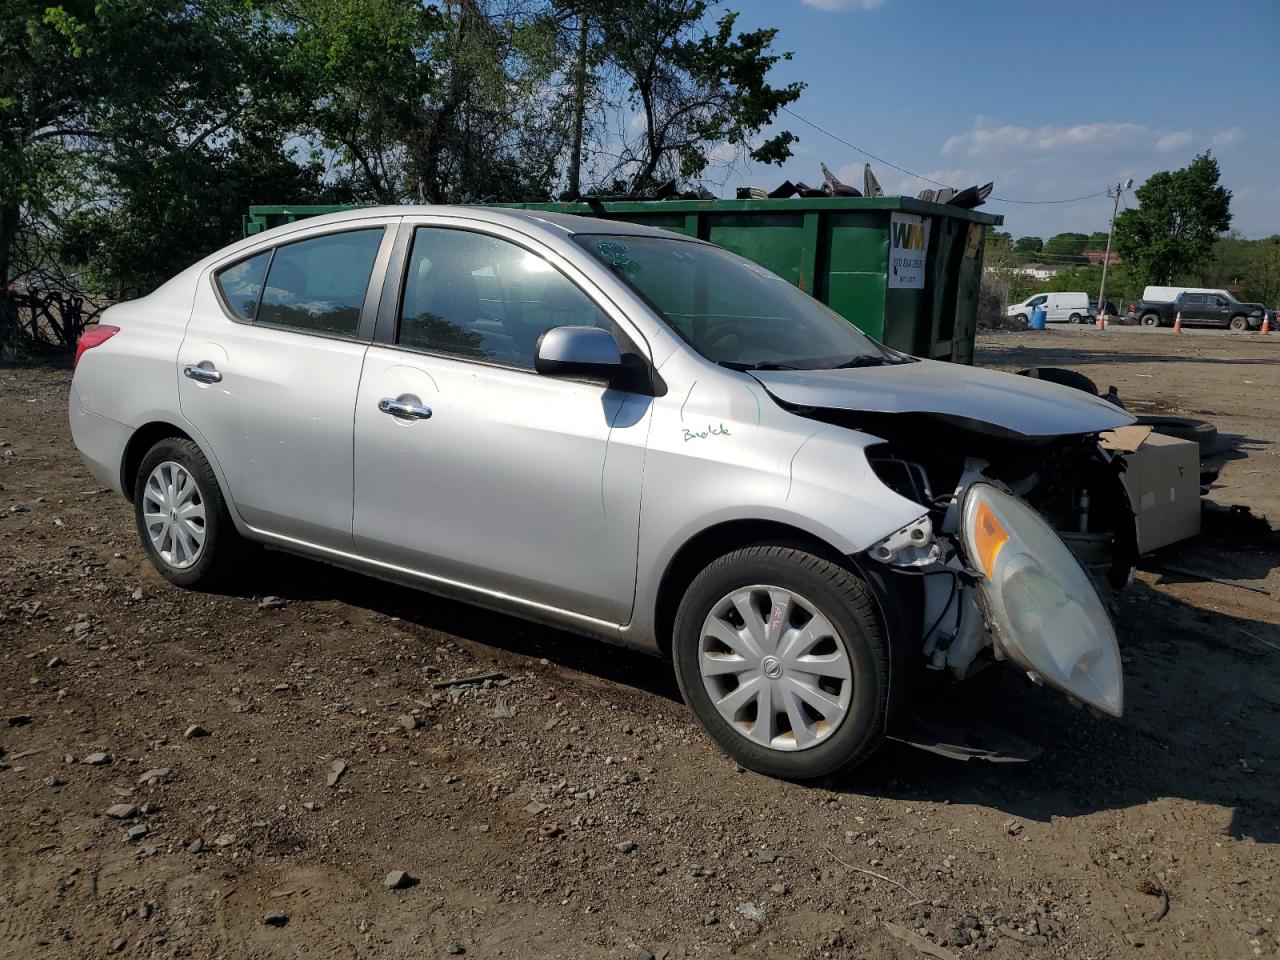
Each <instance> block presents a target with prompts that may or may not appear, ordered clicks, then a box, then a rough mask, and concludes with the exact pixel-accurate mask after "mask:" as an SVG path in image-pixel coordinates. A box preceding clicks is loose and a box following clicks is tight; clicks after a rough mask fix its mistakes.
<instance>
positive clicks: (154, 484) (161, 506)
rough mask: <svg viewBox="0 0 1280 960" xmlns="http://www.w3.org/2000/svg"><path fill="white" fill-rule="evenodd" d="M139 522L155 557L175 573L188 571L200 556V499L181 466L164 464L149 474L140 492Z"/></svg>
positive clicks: (192, 479) (202, 528) (202, 523)
mask: <svg viewBox="0 0 1280 960" xmlns="http://www.w3.org/2000/svg"><path fill="white" fill-rule="evenodd" d="M142 521H143V525H144V526H145V527H146V531H147V536H148V537H150V538H151V545H152V546H153V547H155V550H156V553H158V554H160V558H161V559H162V560H163V561H164V562H165V563H167V564H168V565H169V566H171V567H173V568H174V569H175V570H184V569H186V568H187V567H190V566H191V565H192V564H194V563H195V562H196V561H198V560H199V559H200V556H201V554H203V553H204V541H205V536H206V534H207V532H208V530H207V527H206V522H205V510H204V496H203V494H201V492H200V485H199V484H198V483H196V478H195V477H193V476H192V475H191V473H190V471H188V470H187V468H186V467H184V466H183V465H182V464H180V463H175V462H174V461H172V460H165V461H164V462H163V463H160V464H157V465H156V468H155V469H154V470H152V471H151V475H150V476H148V477H147V482H146V485H145V486H144V487H143V490H142Z"/></svg>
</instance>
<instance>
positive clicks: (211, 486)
mask: <svg viewBox="0 0 1280 960" xmlns="http://www.w3.org/2000/svg"><path fill="white" fill-rule="evenodd" d="M181 472H185V473H186V476H187V478H188V480H189V481H190V482H193V483H194V492H190V493H189V492H188V491H191V487H190V486H187V485H186V484H185V483H183V482H182V481H181V480H180V476H181ZM166 478H168V479H166ZM153 479H154V481H155V482H154V483H153V482H152V481H153ZM169 479H172V480H173V483H172V484H170V483H169V482H168V480H169ZM175 485H176V486H177V487H178V488H179V489H180V490H181V491H182V492H181V493H176V495H171V494H170V490H171V489H172V486H175ZM175 501H178V502H177V505H176V506H175ZM193 505H194V506H197V507H199V508H200V509H199V511H196V510H189V513H188V514H187V515H186V516H184V517H183V518H182V519H181V524H182V527H181V529H182V530H183V531H185V533H175V532H174V526H175V523H177V519H176V516H175V512H176V510H178V509H181V508H190V507H191V506H193ZM166 508H167V511H168V516H169V519H170V523H169V530H170V535H169V536H168V539H167V540H166V539H165V538H164V535H163V533H161V534H160V538H161V539H160V542H159V543H157V542H156V540H155V539H153V536H152V531H153V530H155V529H156V523H157V521H156V518H157V517H162V516H164V515H165V513H166ZM133 510H134V519H135V522H136V524H137V527H138V538H139V539H140V540H141V541H142V548H143V550H145V551H146V553H147V556H148V557H150V558H151V563H152V564H153V565H154V566H155V568H156V569H157V570H158V571H160V575H161V576H162V577H164V578H165V579H166V580H168V581H169V582H170V583H174V584H177V585H178V586H180V587H210V586H214V585H216V584H218V583H221V582H224V581H225V580H226V579H227V577H228V575H229V574H230V572H231V570H232V569H234V568H235V566H236V560H237V558H238V556H239V554H240V553H241V548H242V546H243V541H242V539H241V537H240V534H239V533H238V532H237V531H236V529H235V526H234V524H233V523H232V522H231V516H230V514H229V513H228V512H227V505H226V501H225V500H224V499H223V496H222V490H221V489H220V488H219V487H218V481H217V478H215V477H214V475H213V469H212V468H211V467H210V466H209V461H208V460H207V459H205V455H204V454H203V453H201V452H200V448H199V447H198V446H196V445H195V443H193V442H192V441H190V440H187V439H185V438H180V437H169V438H166V439H164V440H161V441H160V442H159V443H157V444H156V445H155V446H154V447H152V448H151V449H150V450H148V451H147V455H146V456H145V457H143V458H142V464H141V465H140V466H139V468H138V475H137V477H136V478H135V479H134V491H133ZM200 512H202V513H203V517H202V518H199V517H198V513H200ZM197 519H202V522H199V523H198V522H197ZM200 527H203V540H200V541H199V543H198V549H194V550H193V549H192V548H191V546H190V545H191V544H192V543H194V542H196V537H197V536H198V535H199V534H198V528H200ZM166 542H167V543H168V544H169V545H170V548H169V549H168V550H167V551H165V550H164V549H163V548H164V545H165V543H166ZM166 554H168V555H166Z"/></svg>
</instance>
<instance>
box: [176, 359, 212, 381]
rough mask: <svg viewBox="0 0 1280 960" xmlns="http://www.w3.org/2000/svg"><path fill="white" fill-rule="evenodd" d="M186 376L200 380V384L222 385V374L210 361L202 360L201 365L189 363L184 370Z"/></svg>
mask: <svg viewBox="0 0 1280 960" xmlns="http://www.w3.org/2000/svg"><path fill="white" fill-rule="evenodd" d="M182 373H183V375H184V376H187V377H190V378H191V379H192V380H198V381H199V382H200V383H220V382H222V374H221V373H219V372H218V368H217V367H215V366H214V365H213V364H212V363H210V362H209V361H208V360H202V361H200V362H199V363H189V364H187V365H186V366H185V367H183V368H182Z"/></svg>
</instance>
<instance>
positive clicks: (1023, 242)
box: [1013, 237, 1044, 253]
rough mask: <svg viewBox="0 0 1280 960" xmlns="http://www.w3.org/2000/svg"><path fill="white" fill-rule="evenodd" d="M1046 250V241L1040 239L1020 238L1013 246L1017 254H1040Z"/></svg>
mask: <svg viewBox="0 0 1280 960" xmlns="http://www.w3.org/2000/svg"><path fill="white" fill-rule="evenodd" d="M1043 249H1044V241H1043V240H1041V239H1040V238H1039V237H1019V238H1018V239H1017V240H1016V241H1015V242H1014V244H1013V250H1014V252H1015V253H1039V252H1040V251H1041V250H1043Z"/></svg>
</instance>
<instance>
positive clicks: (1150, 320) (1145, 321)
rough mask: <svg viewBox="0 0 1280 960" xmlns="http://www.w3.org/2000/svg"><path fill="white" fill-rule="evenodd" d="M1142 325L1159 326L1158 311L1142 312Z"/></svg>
mask: <svg viewBox="0 0 1280 960" xmlns="http://www.w3.org/2000/svg"><path fill="white" fill-rule="evenodd" d="M1142 325H1143V326H1144V327H1158V326H1160V314H1158V313H1144V314H1143V315H1142Z"/></svg>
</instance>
